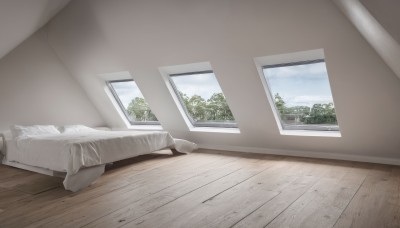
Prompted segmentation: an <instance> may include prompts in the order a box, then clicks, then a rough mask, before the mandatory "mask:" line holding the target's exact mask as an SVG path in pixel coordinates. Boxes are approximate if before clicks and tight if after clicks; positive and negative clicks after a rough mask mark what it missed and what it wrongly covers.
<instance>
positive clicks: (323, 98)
mask: <svg viewBox="0 0 400 228" xmlns="http://www.w3.org/2000/svg"><path fill="white" fill-rule="evenodd" d="M264 76H265V77H266V79H267V81H268V84H269V87H270V89H271V92H272V94H273V95H275V94H276V93H279V95H280V96H281V97H282V98H283V100H284V101H285V102H286V106H288V107H292V106H309V107H311V106H312V105H313V104H316V103H329V102H333V99H332V93H331V89H330V85H329V80H328V74H327V71H326V66H325V63H324V62H321V63H313V64H305V65H297V66H285V67H276V68H265V69H264Z"/></svg>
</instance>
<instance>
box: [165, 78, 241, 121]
mask: <svg viewBox="0 0 400 228" xmlns="http://www.w3.org/2000/svg"><path fill="white" fill-rule="evenodd" d="M171 80H172V84H173V86H174V87H175V88H174V89H175V90H176V92H177V94H178V96H179V97H180V100H181V103H182V104H183V105H184V108H185V111H186V113H187V114H188V116H189V119H190V120H191V122H192V124H193V125H194V126H214V127H215V126H217V127H236V124H235V119H234V118H233V115H232V112H231V110H230V109H229V106H228V104H227V102H226V100H225V96H224V94H223V93H222V90H221V88H220V87H219V84H218V82H217V79H216V78H215V75H214V73H212V72H207V73H204V72H203V73H188V74H179V75H171Z"/></svg>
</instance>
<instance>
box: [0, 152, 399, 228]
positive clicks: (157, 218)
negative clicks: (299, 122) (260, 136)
mask: <svg viewBox="0 0 400 228" xmlns="http://www.w3.org/2000/svg"><path fill="white" fill-rule="evenodd" d="M43 178H46V177H45V176H43V175H40V174H35V173H32V172H28V171H23V170H20V169H15V168H11V167H6V166H0V227H57V228H58V227H107V228H108V227H151V228H155V227H190V228H191V227H312V228H314V227H323V228H327V227H362V228H366V227H372V228H379V227H400V167H396V166H389V165H377V164H368V163H357V162H344V161H332V160H320V159H307V158H295V157H285V156H270V155H259V154H243V153H229V152H217V151H206V150H201V151H199V152H196V153H193V154H190V155H181V156H172V155H170V154H165V153H164V154H154V155H146V156H142V157H139V158H135V159H131V160H128V161H123V162H120V163H118V164H114V165H113V166H111V167H110V168H109V170H108V171H107V172H106V173H105V174H104V175H103V176H102V177H101V178H100V179H99V180H98V181H97V182H96V183H95V184H93V185H92V186H90V187H89V188H86V189H84V190H82V191H80V192H78V193H71V192H68V191H65V190H63V188H61V187H55V188H53V189H51V190H47V191H44V192H42V193H38V194H29V193H24V192H22V191H20V190H18V189H19V188H18V186H20V185H21V184H24V183H25V184H26V183H33V184H34V183H35V181H37V180H41V179H43Z"/></svg>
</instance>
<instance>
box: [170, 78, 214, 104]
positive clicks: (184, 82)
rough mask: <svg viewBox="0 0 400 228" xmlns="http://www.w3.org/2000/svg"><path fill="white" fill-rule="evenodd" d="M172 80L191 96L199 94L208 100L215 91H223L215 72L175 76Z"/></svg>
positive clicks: (178, 87) (179, 88) (180, 89)
mask: <svg viewBox="0 0 400 228" xmlns="http://www.w3.org/2000/svg"><path fill="white" fill-rule="evenodd" d="M172 80H173V81H174V83H175V85H176V87H177V89H178V90H179V91H181V92H182V93H184V94H186V95H188V96H189V97H191V96H193V95H199V96H201V97H202V98H204V99H205V100H208V99H209V98H210V97H211V96H212V95H213V94H214V93H221V92H222V90H221V87H220V86H219V84H218V81H217V79H216V78H215V75H214V73H209V74H193V75H184V76H174V77H172Z"/></svg>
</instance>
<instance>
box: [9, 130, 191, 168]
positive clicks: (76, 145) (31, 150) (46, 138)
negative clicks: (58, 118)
mask: <svg viewBox="0 0 400 228" xmlns="http://www.w3.org/2000/svg"><path fill="white" fill-rule="evenodd" d="M7 143H8V144H9V146H8V147H7V154H6V159H7V160H8V161H12V162H19V163H23V164H26V165H31V166H37V167H42V168H45V169H50V170H54V171H59V172H67V175H73V174H76V173H77V172H78V171H79V170H80V169H81V168H84V167H91V166H96V165H101V164H106V163H110V162H114V161H118V160H123V159H126V158H130V157H135V156H139V155H142V154H147V153H151V152H154V151H157V150H160V149H163V148H168V147H174V145H175V142H174V139H173V138H172V137H171V135H170V134H169V133H168V132H162V131H157V132H143V131H141V132H138V131H96V132H85V133H74V134H58V135H40V136H29V137H19V138H15V139H13V140H12V141H8V142H7ZM187 143H188V142H187ZM178 144H179V146H178V147H182V144H181V142H180V141H178ZM184 145H185V143H184ZM187 145H189V147H190V146H191V143H189V144H186V146H187ZM192 146H194V147H195V144H193V145H192ZM193 149H194V148H193ZM181 152H190V151H181Z"/></svg>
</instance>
